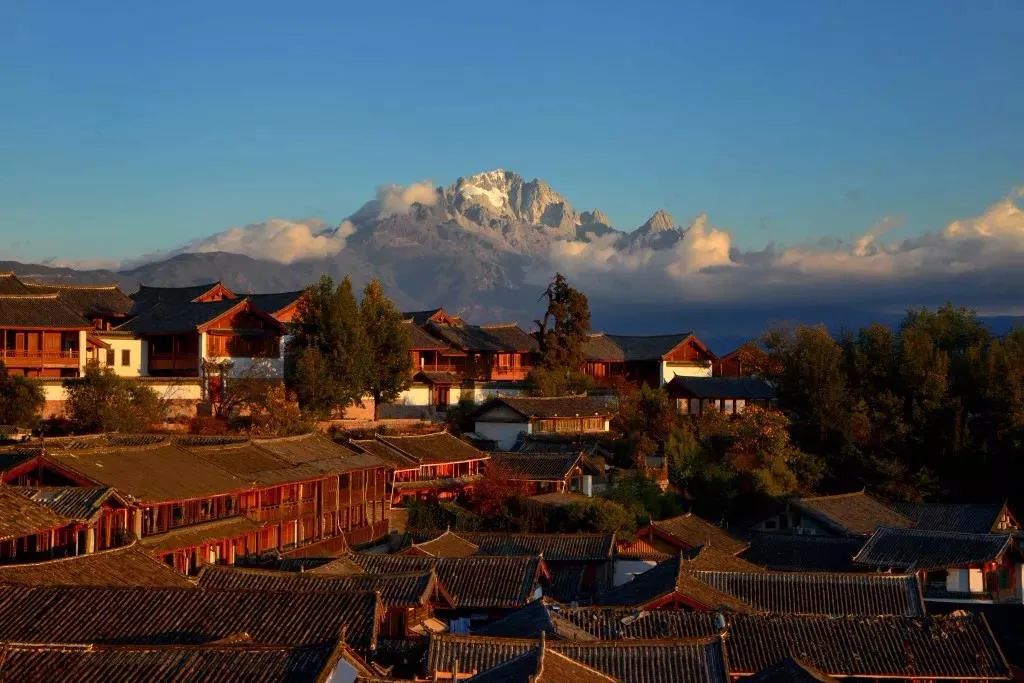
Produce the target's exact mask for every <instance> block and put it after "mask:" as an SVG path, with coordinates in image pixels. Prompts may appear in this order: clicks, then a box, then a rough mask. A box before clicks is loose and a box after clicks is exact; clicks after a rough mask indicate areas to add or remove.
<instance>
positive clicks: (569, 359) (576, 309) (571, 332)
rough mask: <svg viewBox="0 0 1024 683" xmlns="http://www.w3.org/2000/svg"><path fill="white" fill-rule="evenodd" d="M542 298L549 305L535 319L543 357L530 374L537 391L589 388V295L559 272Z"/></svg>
mask: <svg viewBox="0 0 1024 683" xmlns="http://www.w3.org/2000/svg"><path fill="white" fill-rule="evenodd" d="M541 298H542V299H544V298H546V299H547V302H548V304H547V308H546V309H545V310H544V317H543V318H541V319H540V320H535V321H534V322H535V323H536V325H537V343H538V345H539V347H540V360H539V362H538V365H537V367H536V368H535V369H534V371H533V372H532V373H531V376H530V384H531V386H532V388H533V391H534V393H536V394H539V395H542V396H557V395H560V394H566V393H574V392H575V393H578V392H579V391H581V390H583V391H585V390H586V389H588V388H589V387H590V384H591V383H590V380H589V378H588V377H587V376H586V375H585V374H584V373H583V372H582V368H583V363H584V360H585V358H584V353H583V346H584V344H585V343H586V342H587V337H588V336H589V334H590V304H589V302H588V301H587V297H586V295H585V294H583V292H581V291H579V290H578V289H575V288H574V287H571V286H570V285H569V281H568V280H566V278H565V276H564V275H562V274H561V273H556V274H555V277H554V279H553V280H552V281H551V283H550V284H548V287H547V289H546V290H544V294H543V295H542V297H541Z"/></svg>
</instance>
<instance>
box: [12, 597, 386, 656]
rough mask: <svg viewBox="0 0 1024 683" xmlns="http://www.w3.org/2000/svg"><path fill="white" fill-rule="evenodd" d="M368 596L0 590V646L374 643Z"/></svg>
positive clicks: (376, 606) (374, 604) (374, 614)
mask: <svg viewBox="0 0 1024 683" xmlns="http://www.w3.org/2000/svg"><path fill="white" fill-rule="evenodd" d="M379 610H380V602H379V599H378V596H377V594H376V593H371V592H359V593H342V592H333V591H328V592H309V593H303V592H293V591H282V592H270V591H239V590H234V591H232V590H213V589H204V588H155V587H145V588H124V587H120V588H95V587H80V586H74V587H72V586H60V587H20V586H2V587H0V640H5V641H20V642H31V643H59V642H77V643H111V644H138V645H157V644H176V643H180V644H199V643H210V642H213V641H217V640H221V639H223V638H227V637H229V636H233V635H235V634H238V633H247V634H248V635H249V636H250V637H251V638H252V640H253V642H257V643H265V644H268V645H324V644H330V643H334V642H337V639H338V636H339V634H341V633H342V631H343V629H344V632H345V634H346V642H348V643H349V644H350V645H352V646H353V647H354V648H356V649H357V650H359V651H368V650H369V649H371V648H372V647H373V646H374V644H375V643H376V640H377V624H378V623H379V622H378V619H379V614H380V612H379Z"/></svg>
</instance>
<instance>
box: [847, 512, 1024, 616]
mask: <svg viewBox="0 0 1024 683" xmlns="http://www.w3.org/2000/svg"><path fill="white" fill-rule="evenodd" d="M853 561H854V562H856V563H857V564H860V565H863V566H865V567H868V568H871V569H875V570H881V571H914V572H917V574H918V576H919V577H920V579H921V583H922V585H923V586H924V590H925V596H926V597H929V598H932V599H943V598H945V599H961V600H980V601H986V602H1010V603H1016V604H1018V605H1019V604H1021V603H1022V602H1024V553H1022V551H1021V548H1020V546H1019V544H1018V542H1017V541H1016V540H1015V539H1014V537H1013V535H1012V534H1010V533H1005V532H1004V533H965V532H957V531H937V530H932V529H894V528H890V527H881V528H879V529H876V530H875V532H874V533H873V534H871V537H870V538H868V540H867V542H866V543H865V544H864V547H862V548H861V549H860V551H859V552H858V553H857V555H856V556H855V557H854V558H853Z"/></svg>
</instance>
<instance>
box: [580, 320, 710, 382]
mask: <svg viewBox="0 0 1024 683" xmlns="http://www.w3.org/2000/svg"><path fill="white" fill-rule="evenodd" d="M616 348H617V349H618V350H616ZM584 353H585V357H586V365H585V368H584V370H585V371H586V372H587V373H588V374H590V375H591V376H592V377H594V378H595V379H598V380H602V379H603V378H607V377H623V378H625V379H626V380H627V381H629V382H632V383H634V384H637V385H641V384H647V385H649V386H652V387H661V386H664V385H665V384H667V383H668V382H670V381H671V380H672V378H673V377H676V376H679V375H682V376H689V377H710V376H711V374H712V367H713V364H714V362H715V361H716V360H717V359H718V357H717V356H715V354H714V353H712V351H711V350H710V349H709V348H708V347H707V346H705V344H704V343H703V342H702V341H701V340H700V339H698V338H697V336H696V335H694V334H693V333H692V332H682V333H678V334H662V335H651V336H636V335H622V334H604V335H596V336H592V337H591V338H590V340H589V341H588V343H587V344H586V345H585V347H584ZM620 359H621V360H620Z"/></svg>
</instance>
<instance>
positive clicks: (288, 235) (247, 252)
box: [179, 218, 355, 263]
mask: <svg viewBox="0 0 1024 683" xmlns="http://www.w3.org/2000/svg"><path fill="white" fill-rule="evenodd" d="M354 232H355V226H354V225H353V224H352V223H351V222H350V221H344V222H342V224H341V225H339V226H338V227H337V228H336V229H334V230H328V229H327V226H326V224H325V223H324V222H323V221H321V220H318V219H313V220H306V221H289V220H285V219H283V218H271V219H270V220H267V221H263V222H262V223H253V224H251V225H246V226H243V227H238V228H229V229H228V230H225V231H223V232H219V233H217V234H215V235H211V236H210V237H206V238H203V239H201V240H196V241H195V242H192V243H191V244H189V245H187V246H185V247H183V248H182V249H181V250H179V252H191V253H208V252H214V251H226V252H230V253H233V254H242V255H244V256H250V257H252V258H258V259H269V260H272V261H277V262H279V263H294V262H296V261H308V260H312V259H324V258H331V257H332V256H337V255H338V253H339V252H341V250H342V249H344V248H345V243H346V240H347V239H348V238H349V237H350V236H351V235H352V233H354Z"/></svg>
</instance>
